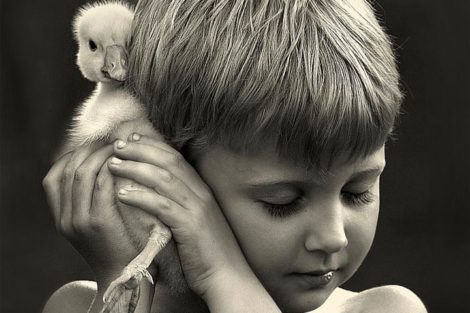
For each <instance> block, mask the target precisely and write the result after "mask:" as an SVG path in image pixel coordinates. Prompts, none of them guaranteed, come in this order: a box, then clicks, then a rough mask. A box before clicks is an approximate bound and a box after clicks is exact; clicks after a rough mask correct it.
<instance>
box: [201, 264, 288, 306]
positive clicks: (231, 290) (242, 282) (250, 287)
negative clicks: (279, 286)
mask: <svg viewBox="0 0 470 313" xmlns="http://www.w3.org/2000/svg"><path fill="white" fill-rule="evenodd" d="M204 299H205V301H206V303H207V305H208V307H209V310H210V312H211V313H245V312H246V313H248V312H249V313H280V312H281V310H280V309H279V308H278V307H277V305H276V303H275V302H274V300H273V299H272V298H271V296H270V295H269V293H268V292H267V291H266V289H265V288H264V287H263V285H262V284H261V283H260V281H259V280H258V279H257V277H256V276H255V275H254V274H253V273H252V272H250V273H246V274H244V275H240V273H233V274H229V273H227V274H226V275H224V276H222V277H219V278H218V279H217V283H216V284H214V288H213V289H212V290H209V291H208V292H207V294H206V295H205V296H204Z"/></svg>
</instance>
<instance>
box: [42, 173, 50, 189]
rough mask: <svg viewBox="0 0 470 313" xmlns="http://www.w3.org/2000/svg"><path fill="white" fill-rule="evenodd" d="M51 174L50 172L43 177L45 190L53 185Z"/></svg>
mask: <svg viewBox="0 0 470 313" xmlns="http://www.w3.org/2000/svg"><path fill="white" fill-rule="evenodd" d="M51 180H52V179H51V176H50V174H47V175H46V176H44V178H43V179H42V188H43V189H44V190H48V189H49V188H50V186H51V184H52V183H51Z"/></svg>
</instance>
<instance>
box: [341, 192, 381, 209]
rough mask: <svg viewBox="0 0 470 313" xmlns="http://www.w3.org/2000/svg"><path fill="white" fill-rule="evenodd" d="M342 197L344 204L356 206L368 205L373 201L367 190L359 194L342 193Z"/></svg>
mask: <svg viewBox="0 0 470 313" xmlns="http://www.w3.org/2000/svg"><path fill="white" fill-rule="evenodd" d="M342 196H343V199H345V200H346V202H348V203H350V204H352V205H356V206H359V205H365V204H369V203H371V202H372V201H373V200H374V197H373V195H372V193H371V192H370V191H369V190H367V191H364V192H360V193H354V192H345V191H343V193H342Z"/></svg>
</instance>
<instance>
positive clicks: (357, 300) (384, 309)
mask: <svg viewBox="0 0 470 313" xmlns="http://www.w3.org/2000/svg"><path fill="white" fill-rule="evenodd" d="M344 305H345V306H346V307H350V308H358V309H359V310H352V311H354V312H356V311H360V312H381V313H388V312H390V313H391V312H393V313H426V312H427V310H426V308H425V306H424V304H423V302H422V301H421V299H419V297H418V296H417V295H416V294H415V293H414V292H412V291H411V290H409V289H407V288H405V287H402V286H398V285H388V286H381V287H376V288H371V289H367V290H364V291H362V292H360V293H357V294H355V295H354V296H352V297H349V298H348V299H347V300H346V301H345V303H344Z"/></svg>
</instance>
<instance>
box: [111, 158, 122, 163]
mask: <svg viewBox="0 0 470 313" xmlns="http://www.w3.org/2000/svg"><path fill="white" fill-rule="evenodd" d="M111 163H113V164H121V163H122V160H121V159H118V158H116V157H112V158H111Z"/></svg>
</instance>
